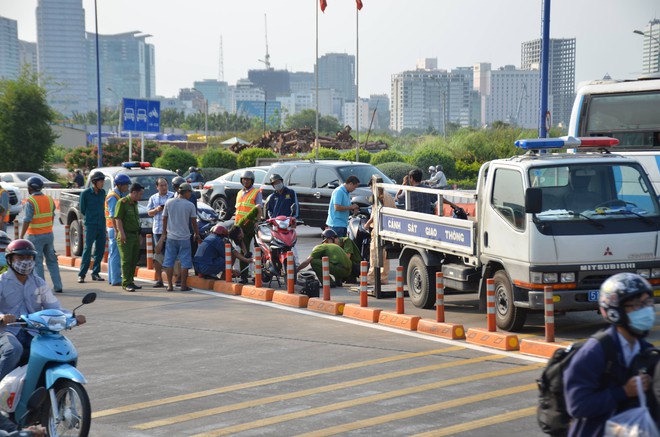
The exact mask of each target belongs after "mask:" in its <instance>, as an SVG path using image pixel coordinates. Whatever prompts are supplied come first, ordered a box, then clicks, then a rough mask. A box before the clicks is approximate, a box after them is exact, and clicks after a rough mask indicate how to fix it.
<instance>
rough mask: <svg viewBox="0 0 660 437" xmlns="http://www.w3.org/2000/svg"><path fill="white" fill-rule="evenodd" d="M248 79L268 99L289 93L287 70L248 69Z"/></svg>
mask: <svg viewBox="0 0 660 437" xmlns="http://www.w3.org/2000/svg"><path fill="white" fill-rule="evenodd" d="M248 80H249V81H250V82H252V83H253V84H254V86H256V87H259V88H261V89H262V90H264V92H265V93H266V96H267V97H268V99H270V100H275V98H276V97H284V96H288V95H289V94H291V87H290V86H289V72H288V71H286V70H274V69H272V68H271V69H266V70H248Z"/></svg>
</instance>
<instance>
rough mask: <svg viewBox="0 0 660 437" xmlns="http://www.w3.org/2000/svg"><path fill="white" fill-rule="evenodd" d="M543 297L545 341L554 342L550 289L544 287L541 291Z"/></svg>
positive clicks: (553, 307)
mask: <svg viewBox="0 0 660 437" xmlns="http://www.w3.org/2000/svg"><path fill="white" fill-rule="evenodd" d="M543 295H544V297H545V341H547V342H548V343H552V342H553V341H555V302H554V300H553V292H552V287H550V286H546V287H545V289H544V290H543Z"/></svg>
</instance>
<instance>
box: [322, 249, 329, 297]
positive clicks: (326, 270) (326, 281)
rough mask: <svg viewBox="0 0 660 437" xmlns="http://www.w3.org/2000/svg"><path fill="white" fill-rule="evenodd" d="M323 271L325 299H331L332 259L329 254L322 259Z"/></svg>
mask: <svg viewBox="0 0 660 437" xmlns="http://www.w3.org/2000/svg"><path fill="white" fill-rule="evenodd" d="M321 271H322V273H323V300H330V259H329V258H328V257H327V256H324V257H323V258H322V259H321Z"/></svg>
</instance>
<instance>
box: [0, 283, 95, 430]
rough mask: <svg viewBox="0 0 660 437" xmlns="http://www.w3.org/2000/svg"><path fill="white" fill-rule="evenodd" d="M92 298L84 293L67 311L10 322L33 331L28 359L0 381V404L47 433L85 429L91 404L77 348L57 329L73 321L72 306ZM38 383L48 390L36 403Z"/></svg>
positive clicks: (14, 416)
mask: <svg viewBox="0 0 660 437" xmlns="http://www.w3.org/2000/svg"><path fill="white" fill-rule="evenodd" d="M95 300H96V293H88V294H86V295H85V297H84V298H83V299H82V304H80V305H79V306H77V307H76V308H75V309H74V310H73V312H72V313H71V314H68V313H65V312H63V311H61V310H56V309H46V310H42V311H38V312H36V313H32V314H28V315H21V316H20V318H19V319H20V321H17V322H15V323H11V324H9V325H10V326H19V327H20V328H21V330H24V331H26V332H27V333H29V334H31V335H33V338H32V342H31V346H30V354H29V357H28V359H27V363H26V364H24V365H22V366H20V367H18V368H16V369H14V370H13V371H12V372H10V373H9V374H8V375H7V376H5V378H3V380H2V382H0V386H1V387H0V407H2V409H3V410H5V411H6V412H7V413H8V414H9V415H10V418H12V420H14V421H16V422H18V424H19V425H20V426H22V427H26V426H29V425H36V424H41V425H43V426H44V427H45V428H46V429H47V431H48V435H49V436H51V437H55V436H58V437H64V436H78V437H85V436H87V435H88V434H89V427H90V424H91V419H92V408H91V405H90V401H89V396H88V395H87V391H86V390H85V388H84V386H83V384H85V383H87V379H86V378H85V377H84V376H83V374H82V373H81V372H80V371H79V370H78V369H77V368H76V364H77V361H78V352H77V351H76V348H75V347H74V345H73V343H72V342H71V341H70V340H69V339H67V338H66V337H65V336H64V335H62V334H61V331H63V330H65V329H71V328H73V327H74V326H76V325H77V322H76V316H75V314H76V310H77V309H78V308H80V307H81V306H83V305H87V304H90V303H92V302H94V301H95ZM12 378H13V381H12ZM8 381H12V382H10V383H8V384H7V382H8ZM40 387H43V388H44V389H46V390H48V397H47V399H46V400H45V401H44V402H43V406H42V407H40V408H35V402H36V401H35V400H34V399H35V396H36V395H35V393H38V392H39V390H40Z"/></svg>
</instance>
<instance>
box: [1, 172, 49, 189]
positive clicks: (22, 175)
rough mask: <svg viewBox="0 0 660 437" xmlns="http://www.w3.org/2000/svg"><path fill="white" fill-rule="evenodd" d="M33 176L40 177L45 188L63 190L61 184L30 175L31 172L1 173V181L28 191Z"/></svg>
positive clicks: (35, 174)
mask: <svg viewBox="0 0 660 437" xmlns="http://www.w3.org/2000/svg"><path fill="white" fill-rule="evenodd" d="M33 176H35V177H38V178H39V179H41V180H42V181H44V188H61V185H60V184H59V183H57V182H53V181H50V180H48V179H46V178H45V177H43V176H41V175H40V174H39V173H30V172H10V173H0V181H2V182H7V183H10V184H12V185H13V186H15V187H17V188H23V189H25V190H27V180H28V179H30V178H31V177H33Z"/></svg>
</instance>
